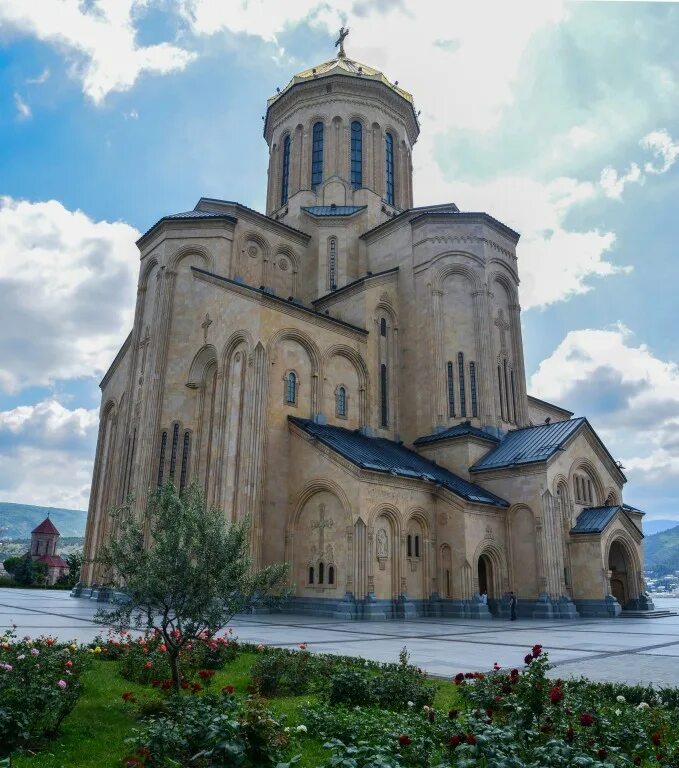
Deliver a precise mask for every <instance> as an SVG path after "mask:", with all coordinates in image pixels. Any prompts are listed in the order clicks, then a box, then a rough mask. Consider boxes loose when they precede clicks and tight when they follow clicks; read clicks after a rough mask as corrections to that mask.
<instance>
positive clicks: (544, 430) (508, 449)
mask: <svg viewBox="0 0 679 768" xmlns="http://www.w3.org/2000/svg"><path fill="white" fill-rule="evenodd" d="M585 423H587V419H584V418H582V417H580V418H577V419H570V420H569V421H556V422H554V423H553V424H540V425H539V426H537V427H526V428H525V429H515V430H513V431H512V432H508V433H507V434H506V435H505V436H504V438H503V440H502V442H501V443H500V445H498V447H497V448H495V449H493V450H492V451H491V452H490V453H488V454H486V455H485V456H484V457H483V458H482V459H479V461H477V462H476V464H474V466H473V467H471V469H470V472H481V471H483V470H487V469H500V468H501V467H512V466H516V465H520V464H534V463H536V462H541V461H547V460H548V459H550V458H551V457H552V456H553V455H554V454H555V453H556V452H557V451H559V450H561V448H562V446H563V445H564V443H565V442H566V441H567V440H568V439H569V438H570V437H572V436H573V435H574V434H575V432H577V431H578V429H580V427H581V426H582V425H583V424H585Z"/></svg>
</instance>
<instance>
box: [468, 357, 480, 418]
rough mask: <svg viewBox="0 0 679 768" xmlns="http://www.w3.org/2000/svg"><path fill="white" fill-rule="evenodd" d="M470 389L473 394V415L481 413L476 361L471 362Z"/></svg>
mask: <svg viewBox="0 0 679 768" xmlns="http://www.w3.org/2000/svg"><path fill="white" fill-rule="evenodd" d="M469 389H470V391H471V395H472V416H474V417H476V416H478V415H479V400H478V397H477V394H476V363H469Z"/></svg>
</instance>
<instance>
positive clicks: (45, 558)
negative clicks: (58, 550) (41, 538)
mask: <svg viewBox="0 0 679 768" xmlns="http://www.w3.org/2000/svg"><path fill="white" fill-rule="evenodd" d="M36 561H37V562H39V563H45V565H47V566H48V567H49V568H68V563H67V562H66V561H65V560H64V558H63V557H61V556H60V555H40V557H37V558H36Z"/></svg>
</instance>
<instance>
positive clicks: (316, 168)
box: [311, 123, 323, 189]
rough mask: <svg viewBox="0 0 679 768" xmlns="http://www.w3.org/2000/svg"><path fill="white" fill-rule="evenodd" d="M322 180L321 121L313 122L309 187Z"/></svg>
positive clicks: (313, 187)
mask: <svg viewBox="0 0 679 768" xmlns="http://www.w3.org/2000/svg"><path fill="white" fill-rule="evenodd" d="M322 181H323V123H314V128H313V137H312V145H311V188H312V189H316V187H317V186H318V185H319V184H320V183H321V182H322Z"/></svg>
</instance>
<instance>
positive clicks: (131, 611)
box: [96, 483, 287, 691]
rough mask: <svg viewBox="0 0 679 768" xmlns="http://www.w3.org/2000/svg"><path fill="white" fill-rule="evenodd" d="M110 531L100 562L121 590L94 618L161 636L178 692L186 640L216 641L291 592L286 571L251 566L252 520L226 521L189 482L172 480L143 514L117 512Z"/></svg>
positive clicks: (126, 507)
mask: <svg viewBox="0 0 679 768" xmlns="http://www.w3.org/2000/svg"><path fill="white" fill-rule="evenodd" d="M111 514H112V516H113V518H114V525H112V526H111V530H112V531H113V532H112V534H111V535H110V537H109V540H108V541H107V543H106V544H105V546H104V547H103V550H102V552H101V554H100V555H99V556H98V557H97V562H98V563H100V564H101V565H102V566H103V567H104V568H105V570H106V571H107V572H108V573H110V574H112V575H113V578H114V580H115V582H116V583H118V584H119V585H120V590H119V591H118V593H117V595H116V596H115V597H114V598H113V605H111V606H110V607H109V606H104V607H102V608H100V609H99V610H98V611H97V614H96V620H97V621H98V622H99V623H101V624H106V625H110V626H114V627H118V628H121V629H122V628H126V627H127V628H135V629H139V630H145V631H158V632H160V633H161V634H162V637H163V641H164V643H165V645H166V646H167V654H168V661H169V664H170V668H171V670H172V682H173V686H174V689H175V690H176V691H178V690H179V686H180V676H179V655H180V652H181V651H182V649H183V648H184V647H185V646H186V644H187V643H192V642H195V641H196V640H197V639H198V638H199V637H201V636H203V637H204V636H205V635H206V634H207V636H208V637H212V636H214V635H215V634H216V633H218V632H219V631H220V630H222V629H223V628H224V627H225V626H226V625H227V624H228V623H229V622H230V621H231V619H232V618H233V617H234V615H235V614H237V613H242V612H244V611H247V610H249V609H251V608H254V607H257V606H272V605H275V604H277V603H278V602H279V601H280V600H281V599H283V598H284V597H285V596H286V595H285V592H284V589H285V584H286V581H287V566H286V565H285V564H280V565H272V566H268V567H267V568H262V569H256V568H254V567H253V563H252V560H251V558H250V551H249V540H250V536H249V532H250V523H249V520H247V519H244V520H242V521H237V522H229V521H228V520H227V516H226V514H225V513H224V512H223V511H222V510H220V509H218V508H216V507H211V506H207V505H206V504H205V500H204V496H203V493H202V491H201V489H200V487H199V486H198V485H197V484H192V485H191V486H189V487H188V488H187V489H186V490H184V491H183V492H182V493H181V494H178V493H177V491H176V489H175V487H174V486H173V485H172V484H171V483H167V484H166V485H164V486H162V487H161V488H159V489H158V490H157V491H155V492H153V493H152V494H150V496H149V500H148V503H147V505H146V509H145V510H144V511H143V513H142V514H141V515H136V514H134V512H133V509H132V505H131V503H128V504H126V505H124V506H122V507H120V508H117V509H115V510H113V512H112V513H111Z"/></svg>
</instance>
